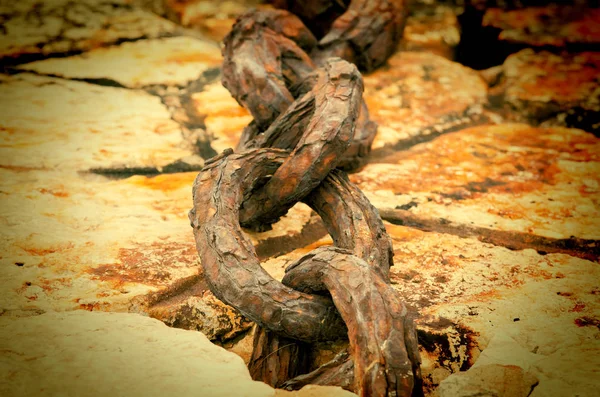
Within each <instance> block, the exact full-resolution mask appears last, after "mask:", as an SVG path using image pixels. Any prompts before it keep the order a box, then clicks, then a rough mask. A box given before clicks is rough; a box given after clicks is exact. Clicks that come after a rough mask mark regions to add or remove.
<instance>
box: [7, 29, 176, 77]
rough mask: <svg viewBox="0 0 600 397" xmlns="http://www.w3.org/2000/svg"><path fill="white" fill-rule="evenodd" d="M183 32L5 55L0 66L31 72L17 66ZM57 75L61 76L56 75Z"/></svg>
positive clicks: (173, 35) (172, 35)
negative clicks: (49, 50)
mask: <svg viewBox="0 0 600 397" xmlns="http://www.w3.org/2000/svg"><path fill="white" fill-rule="evenodd" d="M182 33H183V32H165V33H162V34H159V35H157V36H148V35H142V36H139V37H130V38H120V39H118V40H115V41H113V42H110V43H106V44H105V45H101V46H98V47H94V48H89V49H81V50H68V51H62V52H50V53H47V54H43V53H38V54H31V53H28V54H19V55H16V56H4V57H0V68H1V70H2V72H3V73H7V74H11V69H12V70H17V71H18V72H29V71H25V70H21V69H16V67H17V66H19V65H24V64H27V63H31V62H36V61H43V60H46V59H55V58H58V59H60V58H68V57H72V56H76V55H81V54H84V53H86V52H89V51H90V50H93V49H94V50H96V49H100V48H102V49H106V48H111V47H118V46H120V45H121V44H124V43H134V42H136V41H142V40H159V39H166V38H170V37H179V36H181V35H182ZM60 39H61V38H60V37H55V38H52V40H49V41H48V43H51V42H53V41H57V40H60ZM13 74H14V73H13ZM51 77H54V76H51ZM56 77H60V76H56Z"/></svg>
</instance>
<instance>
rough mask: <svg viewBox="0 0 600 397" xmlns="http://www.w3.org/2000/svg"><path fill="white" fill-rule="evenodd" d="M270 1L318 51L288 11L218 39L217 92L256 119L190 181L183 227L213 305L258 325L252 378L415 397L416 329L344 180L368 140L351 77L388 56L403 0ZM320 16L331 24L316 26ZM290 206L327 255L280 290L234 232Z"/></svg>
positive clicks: (317, 254) (370, 224)
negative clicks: (318, 223)
mask: <svg viewBox="0 0 600 397" xmlns="http://www.w3.org/2000/svg"><path fill="white" fill-rule="evenodd" d="M276 3H278V5H279V6H284V7H287V8H291V9H292V10H293V11H294V12H296V13H298V15H299V16H300V17H301V18H303V19H304V21H305V22H306V23H307V24H308V25H309V26H311V27H313V28H314V29H316V30H323V29H324V26H325V27H326V28H327V29H328V31H327V33H326V34H325V35H324V36H323V37H322V38H320V39H319V40H317V38H316V37H315V36H314V35H313V33H312V32H311V30H309V29H308V28H307V27H306V25H305V24H304V23H303V21H302V20H301V19H300V18H298V17H296V16H295V15H293V14H291V13H289V12H288V11H284V10H266V11H250V12H248V13H246V14H244V15H242V16H241V17H240V18H238V20H237V22H236V23H235V25H234V26H233V29H232V32H231V33H230V34H229V35H228V36H227V37H226V38H225V40H224V48H223V56H224V61H223V78H222V81H223V85H224V86H225V87H226V88H227V89H228V90H229V91H230V92H231V94H232V95H233V97H234V98H235V99H236V100H237V101H238V102H239V103H240V104H241V105H242V106H244V107H245V108H246V109H248V111H249V112H250V113H251V114H252V116H253V117H254V120H253V121H252V122H251V123H250V124H249V125H248V126H247V127H246V128H245V129H244V131H243V132H242V135H241V139H240V142H239V144H238V146H237V148H236V152H235V153H234V152H233V150H227V151H225V152H223V153H222V154H221V155H219V156H216V157H214V158H212V159H211V160H209V161H207V163H206V164H205V166H204V168H203V169H202V171H201V172H200V173H199V174H198V177H197V178H196V180H195V182H194V187H193V201H194V206H193V208H192V210H191V211H190V214H189V217H190V221H191V224H192V227H193V230H194V236H195V239H196V246H197V250H198V254H199V256H200V259H201V262H202V266H203V269H204V275H205V277H206V280H207V283H208V285H209V287H210V289H211V291H212V292H213V293H214V294H215V295H216V296H217V297H218V298H219V299H221V300H223V301H224V302H226V303H228V304H230V305H232V306H233V307H235V308H236V309H237V310H239V311H240V312H241V313H242V314H244V315H245V316H246V317H248V318H250V319H251V320H253V321H254V322H256V324H257V325H258V326H259V328H258V329H257V330H256V331H255V339H254V351H253V354H252V358H251V360H250V364H249V367H250V372H251V374H252V376H253V378H254V379H257V380H262V381H265V382H267V383H269V384H271V385H273V386H276V387H284V388H288V389H297V388H300V387H302V386H304V385H305V384H308V383H314V384H323V385H337V386H342V387H344V388H346V389H348V390H352V391H354V392H356V393H357V394H359V395H361V396H411V395H412V396H419V395H422V380H421V373H420V357H419V351H418V345H417V337H416V330H415V327H414V323H413V322H412V320H411V319H410V317H409V316H407V310H406V308H405V306H404V304H403V303H402V301H401V300H400V298H399V297H398V296H397V294H396V292H395V290H394V289H393V288H392V287H391V285H390V284H389V268H390V266H392V264H393V262H392V256H393V251H392V244H391V239H390V237H389V236H388V235H387V233H386V231H385V227H384V225H383V222H382V220H381V218H380V216H379V213H378V212H377V210H376V209H375V208H374V207H373V206H372V205H371V204H370V203H369V201H368V199H367V198H366V197H365V196H364V194H363V193H362V192H361V191H360V189H358V188H357V187H356V186H354V185H353V184H352V183H351V182H350V181H349V180H348V178H347V176H346V174H345V173H344V171H342V170H354V169H356V168H358V167H360V166H361V165H362V164H364V162H365V160H366V157H367V156H368V154H369V151H370V147H371V143H372V142H373V139H374V137H375V133H376V130H377V126H376V124H375V123H373V122H372V121H370V120H369V114H368V110H367V106H366V104H365V102H364V100H363V98H362V94H363V83H362V77H361V74H360V72H359V70H358V68H357V66H358V67H360V68H361V69H362V70H366V71H369V70H372V69H374V68H376V67H378V66H380V65H381V64H383V63H384V62H385V60H386V59H387V58H388V57H389V56H390V55H391V54H392V53H393V52H394V51H395V49H396V46H397V44H398V41H399V40H400V37H401V34H402V30H403V28H404V21H405V17H406V7H405V3H404V0H396V1H386V0H373V1H370V0H354V1H352V2H350V3H349V4H347V2H344V1H343V0H312V1H307V2H287V1H276ZM288 3H292V4H288ZM299 3H302V4H299ZM336 10H337V11H336ZM315 13H316V14H320V15H321V16H325V15H329V16H331V15H335V16H336V18H335V19H334V20H333V22H332V23H330V24H328V23H327V21H320V22H319V23H315V22H316V19H315V18H317V17H316V16H315ZM299 201H302V202H304V203H306V204H307V205H308V206H309V207H311V208H312V209H313V210H314V211H315V212H316V213H317V214H318V215H319V216H320V217H321V218H322V220H323V222H324V224H325V225H326V227H327V229H328V231H329V233H330V235H331V236H332V238H333V241H334V245H335V246H334V247H321V248H318V249H316V250H313V251H312V252H310V253H309V254H308V255H306V256H304V257H302V258H301V259H299V260H298V261H296V262H295V263H293V264H292V265H290V266H289V267H288V268H287V269H286V274H285V276H284V278H283V280H282V282H279V281H277V280H275V279H273V278H272V277H271V276H269V275H268V274H267V272H266V271H265V270H264V269H263V268H262V267H261V266H260V263H259V260H258V258H257V256H256V253H255V251H254V247H253V245H252V243H251V241H250V239H249V238H248V237H247V236H246V235H245V234H244V232H243V231H242V228H241V226H244V227H248V228H251V229H254V230H264V229H266V228H268V227H270V226H269V225H270V224H272V223H274V222H277V220H278V219H279V218H280V217H281V216H282V215H285V214H286V212H287V211H288V210H289V209H290V208H291V207H292V206H293V205H295V204H296V203H297V202H299ZM344 337H347V338H348V340H349V348H348V350H347V351H343V352H341V353H340V354H339V355H338V356H336V357H335V359H334V360H333V361H331V362H330V363H327V364H325V365H323V366H321V367H320V368H317V369H316V370H314V371H312V372H309V369H310V368H309V365H310V363H309V352H310V349H311V346H310V344H311V343H314V342H318V341H330V340H334V339H339V338H344Z"/></svg>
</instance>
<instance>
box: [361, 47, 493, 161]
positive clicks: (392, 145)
mask: <svg viewBox="0 0 600 397" xmlns="http://www.w3.org/2000/svg"><path fill="white" fill-rule="evenodd" d="M364 83H365V94H364V96H365V100H366V103H367V106H368V107H369V113H370V116H371V119H372V120H373V121H375V122H376V123H377V124H378V125H379V129H378V132H377V136H376V137H375V141H374V142H373V153H372V156H373V157H381V156H382V155H384V154H389V153H391V152H395V151H398V150H401V149H405V148H407V147H410V146H412V145H414V144H415V143H418V142H422V141H426V140H431V139H432V138H433V137H435V136H437V135H440V134H442V133H445V132H449V131H452V130H456V129H459V128H461V127H465V126H467V125H471V124H476V123H478V122H481V119H482V118H483V104H485V103H486V102H487V87H486V84H485V83H484V81H483V80H482V79H481V77H480V76H479V75H478V74H477V73H475V72H474V71H473V70H470V69H468V68H465V67H464V66H462V65H460V64H458V63H455V62H452V61H449V60H447V59H445V58H443V57H441V56H439V55H435V54H432V53H427V52H399V53H397V54H396V55H394V56H392V57H391V58H390V59H389V60H388V62H387V65H386V66H384V67H382V68H380V69H379V70H376V71H375V72H373V73H371V74H369V75H366V76H364Z"/></svg>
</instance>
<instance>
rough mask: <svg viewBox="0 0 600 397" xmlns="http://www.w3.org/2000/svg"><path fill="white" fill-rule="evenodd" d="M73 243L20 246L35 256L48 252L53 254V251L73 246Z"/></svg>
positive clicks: (60, 250)
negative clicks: (42, 246) (48, 245)
mask: <svg viewBox="0 0 600 397" xmlns="http://www.w3.org/2000/svg"><path fill="white" fill-rule="evenodd" d="M74 246H75V245H74V244H73V243H70V242H69V243H66V244H62V245H59V246H55V247H51V248H35V247H20V248H21V249H22V250H23V251H25V252H27V253H28V254H31V255H36V256H44V255H48V254H53V253H55V252H62V251H66V250H69V249H71V248H73V247H74Z"/></svg>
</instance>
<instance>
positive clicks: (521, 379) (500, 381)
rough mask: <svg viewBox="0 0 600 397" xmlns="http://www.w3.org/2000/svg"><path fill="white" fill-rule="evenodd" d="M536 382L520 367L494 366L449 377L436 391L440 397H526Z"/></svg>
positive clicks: (474, 369) (478, 368) (473, 369)
mask: <svg viewBox="0 0 600 397" xmlns="http://www.w3.org/2000/svg"><path fill="white" fill-rule="evenodd" d="M537 382H538V380H537V378H536V377H535V376H533V375H531V374H530V373H527V372H525V371H523V369H522V368H520V367H516V366H510V365H498V364H491V365H484V366H479V367H477V368H472V369H470V370H468V371H467V372H461V373H458V374H454V375H452V376H450V377H449V378H446V379H445V380H444V381H442V383H440V387H439V388H438V390H437V392H438V394H439V396H440V397H473V396H495V397H527V396H529V394H530V393H531V390H532V389H533V387H535V385H536V384H537Z"/></svg>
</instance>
